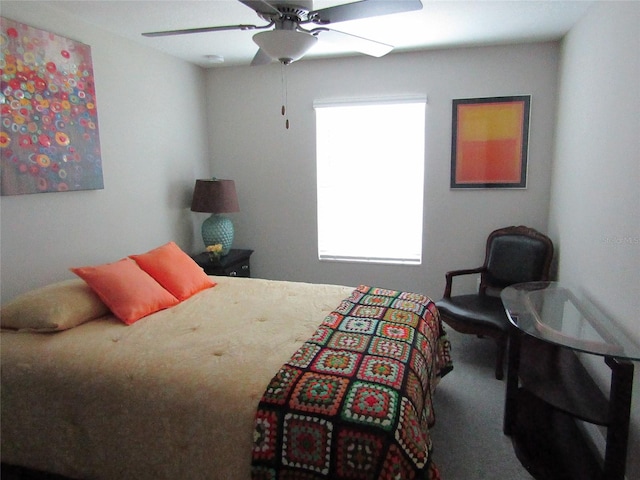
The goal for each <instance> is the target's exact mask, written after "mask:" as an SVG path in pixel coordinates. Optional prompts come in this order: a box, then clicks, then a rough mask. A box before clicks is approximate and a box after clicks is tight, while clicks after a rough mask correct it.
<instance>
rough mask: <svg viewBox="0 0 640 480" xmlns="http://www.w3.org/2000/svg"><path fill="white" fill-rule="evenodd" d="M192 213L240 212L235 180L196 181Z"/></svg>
mask: <svg viewBox="0 0 640 480" xmlns="http://www.w3.org/2000/svg"><path fill="white" fill-rule="evenodd" d="M191 211H193V212H206V213H234V212H239V211H240V207H239V206H238V195H237V194H236V184H235V182H234V181H233V180H219V179H211V180H196V187H195V189H194V190H193V199H192V200H191Z"/></svg>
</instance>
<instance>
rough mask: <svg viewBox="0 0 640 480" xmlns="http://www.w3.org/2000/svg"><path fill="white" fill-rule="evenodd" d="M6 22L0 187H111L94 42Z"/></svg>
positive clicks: (1, 46) (0, 66) (0, 39)
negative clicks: (104, 175) (107, 177)
mask: <svg viewBox="0 0 640 480" xmlns="http://www.w3.org/2000/svg"><path fill="white" fill-rule="evenodd" d="M0 22H1V25H2V30H1V32H0V50H1V51H2V55H1V56H0V77H1V82H2V83H1V91H0V108H1V113H2V130H1V131H0V152H1V154H2V162H1V164H0V165H1V171H0V174H1V183H0V191H1V194H2V195H21V194H27V193H44V192H64V191H73V190H96V189H102V188H104V184H103V178H102V161H101V154H100V138H99V134H98V110H97V103H96V92H95V84H94V77H93V64H92V61H91V48H90V47H89V46H88V45H85V44H82V43H79V42H76V41H74V40H70V39H68V38H64V37H61V36H59V35H55V34H53V33H49V32H46V31H44V30H39V29H37V28H33V27H30V26H28V25H24V24H22V23H18V22H15V21H13V20H9V19H7V18H4V17H0Z"/></svg>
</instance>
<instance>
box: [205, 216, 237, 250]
mask: <svg viewBox="0 0 640 480" xmlns="http://www.w3.org/2000/svg"><path fill="white" fill-rule="evenodd" d="M233 235H234V230H233V222H232V221H231V220H230V219H229V218H227V217H224V216H222V215H218V214H217V213H214V214H212V215H211V216H210V217H209V218H207V219H206V220H205V221H204V222H202V240H203V241H204V245H205V246H206V247H208V246H209V245H217V244H221V245H222V252H220V255H221V256H224V255H226V254H227V253H229V250H231V245H232V244H233Z"/></svg>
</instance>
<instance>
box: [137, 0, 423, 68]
mask: <svg viewBox="0 0 640 480" xmlns="http://www.w3.org/2000/svg"><path fill="white" fill-rule="evenodd" d="M239 1H240V2H241V3H243V4H244V5H246V6H247V7H249V8H251V9H253V10H254V11H255V12H256V13H257V14H258V16H259V17H260V18H261V19H263V20H265V21H266V22H268V23H267V24H266V25H222V26H213V27H200V28H188V29H183V30H168V31H162V32H148V33H143V34H142V35H144V36H145V37H159V36H167V35H183V34H189V33H204V32H216V31H223V30H265V31H264V32H260V33H256V34H255V35H254V36H253V41H254V42H255V43H256V44H257V45H258V47H259V49H258V52H257V53H256V55H255V57H254V58H253V61H252V62H251V65H264V64H267V63H271V61H273V60H277V61H279V62H280V63H282V64H284V65H288V64H290V63H291V62H294V61H296V60H299V59H300V58H302V57H303V56H304V55H305V54H306V53H307V52H308V51H309V49H310V48H311V47H313V45H315V43H316V42H317V41H318V37H322V38H326V39H330V40H334V41H336V42H340V43H341V44H343V45H344V46H346V47H348V48H350V49H351V50H353V51H356V52H360V53H364V54H366V55H371V56H374V57H381V56H383V55H386V54H387V53H389V52H390V51H391V50H393V47H392V46H391V45H387V44H384V43H380V42H376V41H374V40H369V39H366V38H362V37H359V36H356V35H351V34H348V33H344V32H339V31H337V30H333V29H330V28H328V27H327V25H331V24H334V23H338V22H345V21H348V20H357V19H360V18H368V17H376V16H381V15H389V14H392V13H401V12H409V11H412V10H420V9H422V2H421V1H420V0H361V1H357V2H354V3H345V4H341V5H335V6H333V7H327V8H322V9H320V10H313V2H312V0H269V1H267V0H239ZM302 25H305V26H306V25H310V26H311V27H312V28H310V29H306V28H303V27H302ZM271 27H273V29H271Z"/></svg>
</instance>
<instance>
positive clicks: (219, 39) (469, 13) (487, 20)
mask: <svg viewBox="0 0 640 480" xmlns="http://www.w3.org/2000/svg"><path fill="white" fill-rule="evenodd" d="M271 1H272V3H275V0H271ZM352 1H353V0H316V1H315V2H313V6H314V8H315V9H320V8H326V7H329V6H333V5H336V4H342V3H351V2H352ZM369 1H377V0H369ZM422 3H423V5H424V8H423V9H422V10H420V11H414V12H407V13H399V14H393V15H386V16H383V17H375V18H369V19H362V20H354V21H349V22H342V23H336V24H332V25H331V28H333V29H335V30H340V31H344V32H346V33H350V34H354V35H359V36H361V37H365V38H370V39H372V40H376V41H379V42H383V43H387V44H390V45H393V46H394V47H395V50H394V51H408V50H419V49H434V48H448V47H456V46H468V45H495V44H503V43H522V42H531V41H547V40H557V39H559V38H561V37H562V36H563V35H564V34H565V33H566V32H567V31H568V30H569V29H570V28H571V27H572V26H573V25H574V24H575V23H576V22H577V21H578V20H579V19H580V17H581V16H582V15H583V14H584V13H585V12H586V10H587V9H588V8H589V6H590V5H591V3H593V2H591V1H585V0H578V1H564V0H510V1H506V0H503V1H493V0H475V1H461V0H422ZM49 6H50V7H51V8H54V9H56V10H59V11H62V12H64V13H65V14H68V15H69V16H70V17H71V16H75V17H79V19H81V20H83V21H85V22H88V23H90V24H93V25H96V26H98V27H100V28H102V29H104V30H107V31H109V32H112V33H114V34H116V35H119V36H122V37H126V38H129V39H131V40H133V41H135V42H138V43H140V44H143V45H146V46H148V47H151V48H154V49H157V50H160V51H163V52H166V53H168V54H170V55H173V56H176V57H179V58H183V59H185V60H187V61H189V62H192V63H195V64H198V65H201V66H204V67H211V66H218V65H223V66H224V65H248V64H249V63H250V62H251V60H252V58H253V56H254V55H255V53H256V51H257V46H256V45H255V44H254V43H253V40H252V36H253V34H254V33H256V32H255V31H250V30H249V31H219V32H210V33H198V34H189V35H178V36H170V37H155V38H146V37H143V36H142V35H141V34H142V33H143V32H151V31H159V30H175V29H183V28H195V27H207V26H213V25H237V24H253V25H264V24H265V23H266V22H264V21H263V20H262V19H260V18H259V17H258V16H257V14H256V13H255V12H254V11H253V10H251V9H250V8H249V7H247V6H245V5H243V4H242V3H240V2H238V1H237V0H196V1H191V0H134V1H130V0H102V1H93V0H84V1H79V0H73V1H71V0H65V1H58V0H52V1H50V2H49ZM319 38H320V41H319V42H318V43H317V44H316V46H314V47H313V48H312V49H311V51H310V52H309V53H307V55H306V56H305V58H318V57H322V56H345V55H352V54H353V52H349V51H345V50H343V49H340V48H339V47H337V46H335V45H332V44H330V43H328V42H326V41H325V42H323V41H322V36H320V37H319ZM208 55H218V56H222V57H223V58H224V63H222V64H214V63H212V62H211V61H210V60H209V59H208V58H207V56H208ZM256 68H259V67H256Z"/></svg>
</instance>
